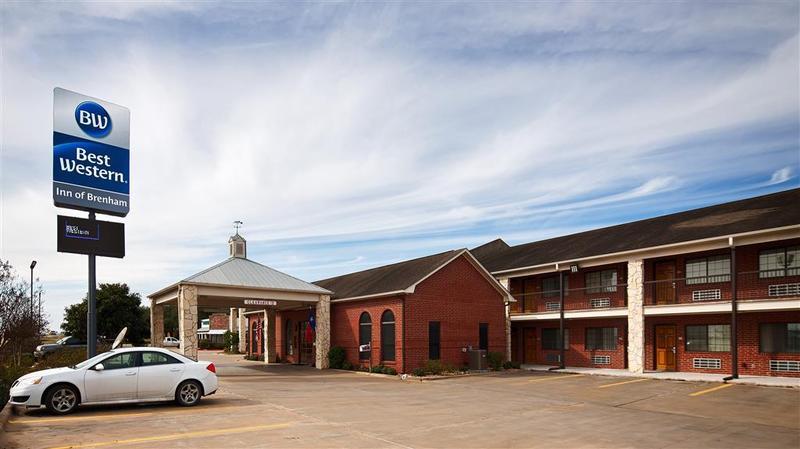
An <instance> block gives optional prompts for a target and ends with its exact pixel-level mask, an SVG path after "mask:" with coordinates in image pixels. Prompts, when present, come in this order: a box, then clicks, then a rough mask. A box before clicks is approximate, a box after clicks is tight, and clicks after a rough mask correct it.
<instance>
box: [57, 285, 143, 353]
mask: <svg viewBox="0 0 800 449" xmlns="http://www.w3.org/2000/svg"><path fill="white" fill-rule="evenodd" d="M87 309H88V300H87V298H83V301H81V302H79V303H77V304H73V305H71V306H68V307H67V308H66V309H65V310H64V322H63V323H61V329H62V330H63V331H64V333H65V334H67V335H72V336H75V337H78V338H81V339H86V311H87ZM123 327H127V328H128V333H127V334H126V339H127V340H128V341H130V342H131V343H133V344H141V343H142V342H143V341H144V339H145V338H147V337H149V336H150V309H148V308H147V307H144V306H142V298H141V296H140V295H139V294H138V293H132V292H131V291H130V288H129V287H128V284H100V288H98V289H97V335H98V336H100V337H104V338H114V337H116V336H117V334H118V333H119V331H121V330H122V328H123Z"/></svg>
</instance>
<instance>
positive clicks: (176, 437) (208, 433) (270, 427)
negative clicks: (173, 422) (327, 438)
mask: <svg viewBox="0 0 800 449" xmlns="http://www.w3.org/2000/svg"><path fill="white" fill-rule="evenodd" d="M290 425H291V423H288V422H286V423H279V424H265V425H261V426H247V427H232V428H228V429H215V430H201V431H197V432H186V433H173V434H169V435H158V436H153V437H141V438H129V439H126V440H113V441H100V442H97V443H87V444H73V445H69V446H58V447H53V448H51V449H74V448H81V447H103V446H117V445H121V444H138V443H152V442H155V441H172V440H183V439H188V438H199V437H214V436H219V435H228V434H232V433H245V432H256V431H258V430H275V429H283V428H286V427H289V426H290Z"/></svg>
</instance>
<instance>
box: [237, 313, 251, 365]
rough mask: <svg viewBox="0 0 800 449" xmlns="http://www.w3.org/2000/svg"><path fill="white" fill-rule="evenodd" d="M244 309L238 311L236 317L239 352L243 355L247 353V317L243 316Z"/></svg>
mask: <svg viewBox="0 0 800 449" xmlns="http://www.w3.org/2000/svg"><path fill="white" fill-rule="evenodd" d="M244 310H245V309H241V308H240V309H239V313H237V314H236V317H237V318H238V319H239V326H238V329H239V352H240V353H242V354H244V352H245V351H247V338H248V335H247V317H245V316H244Z"/></svg>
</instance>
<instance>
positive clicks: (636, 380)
mask: <svg viewBox="0 0 800 449" xmlns="http://www.w3.org/2000/svg"><path fill="white" fill-rule="evenodd" d="M646 380H650V379H634V380H626V381H624V382H616V383H613V384H605V385H600V386H599V387H597V388H610V387H616V386H617V385H627V384H634V383H636V382H644V381H646Z"/></svg>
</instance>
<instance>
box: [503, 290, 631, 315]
mask: <svg viewBox="0 0 800 449" xmlns="http://www.w3.org/2000/svg"><path fill="white" fill-rule="evenodd" d="M627 293H628V286H627V284H613V285H603V286H595V287H586V288H570V289H566V290H564V310H565V311H568V310H596V309H609V308H614V307H625V306H626V305H627V301H626V300H627ZM514 299H516V300H517V302H516V303H514V304H513V305H512V306H511V312H512V313H541V312H558V311H559V310H560V305H561V303H560V299H559V290H548V291H535V292H524V293H515V294H514Z"/></svg>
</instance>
